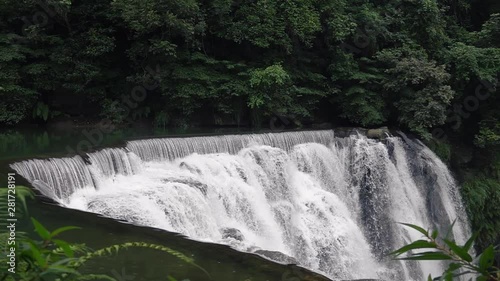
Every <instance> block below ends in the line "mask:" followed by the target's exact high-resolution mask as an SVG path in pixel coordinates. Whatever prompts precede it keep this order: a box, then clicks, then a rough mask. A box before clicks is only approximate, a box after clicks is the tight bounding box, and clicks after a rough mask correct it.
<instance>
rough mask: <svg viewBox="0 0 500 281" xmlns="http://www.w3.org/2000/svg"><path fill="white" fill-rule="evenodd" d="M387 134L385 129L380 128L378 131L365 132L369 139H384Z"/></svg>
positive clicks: (387, 131)
mask: <svg viewBox="0 0 500 281" xmlns="http://www.w3.org/2000/svg"><path fill="white" fill-rule="evenodd" d="M388 134H390V133H389V129H388V128H387V127H382V128H378V129H369V130H368V131H367V132H366V136H367V137H368V138H371V139H385V138H386V137H387V135H388Z"/></svg>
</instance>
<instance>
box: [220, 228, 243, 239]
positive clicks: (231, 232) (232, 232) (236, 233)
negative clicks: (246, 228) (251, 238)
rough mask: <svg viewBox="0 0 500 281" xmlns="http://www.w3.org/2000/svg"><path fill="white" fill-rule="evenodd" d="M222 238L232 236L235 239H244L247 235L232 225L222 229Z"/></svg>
mask: <svg viewBox="0 0 500 281" xmlns="http://www.w3.org/2000/svg"><path fill="white" fill-rule="evenodd" d="M221 232H222V239H227V238H232V239H234V240H238V241H243V240H245V236H244V235H243V233H241V231H240V230H238V229H236V228H231V227H225V228H222V229H221Z"/></svg>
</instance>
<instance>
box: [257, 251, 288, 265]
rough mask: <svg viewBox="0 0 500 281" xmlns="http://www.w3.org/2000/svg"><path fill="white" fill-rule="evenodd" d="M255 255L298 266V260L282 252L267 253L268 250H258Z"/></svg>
mask: <svg viewBox="0 0 500 281" xmlns="http://www.w3.org/2000/svg"><path fill="white" fill-rule="evenodd" d="M254 253H256V254H258V255H261V256H264V257H266V258H268V259H271V260H273V261H277V262H280V263H284V264H297V260H296V259H295V258H294V257H290V256H287V255H285V254H283V253H282V252H278V251H266V250H257V251H255V252H254Z"/></svg>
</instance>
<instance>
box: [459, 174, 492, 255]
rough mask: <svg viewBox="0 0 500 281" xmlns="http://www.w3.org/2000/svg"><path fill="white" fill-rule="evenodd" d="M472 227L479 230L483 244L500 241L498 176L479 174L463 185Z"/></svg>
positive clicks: (479, 241) (479, 238)
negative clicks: (491, 176)
mask: <svg viewBox="0 0 500 281" xmlns="http://www.w3.org/2000/svg"><path fill="white" fill-rule="evenodd" d="M462 194H463V198H464V200H465V202H466V205H467V210H468V214H469V218H470V220H471V223H472V228H473V229H476V230H478V231H479V237H478V243H480V245H481V246H486V245H488V244H492V243H496V242H498V241H500V233H499V232H498V229H500V220H499V219H498V218H499V217H500V206H499V204H498V202H500V183H499V181H498V179H497V178H490V177H486V176H484V175H477V176H475V177H473V178H469V179H467V181H466V182H465V183H464V184H463V186H462Z"/></svg>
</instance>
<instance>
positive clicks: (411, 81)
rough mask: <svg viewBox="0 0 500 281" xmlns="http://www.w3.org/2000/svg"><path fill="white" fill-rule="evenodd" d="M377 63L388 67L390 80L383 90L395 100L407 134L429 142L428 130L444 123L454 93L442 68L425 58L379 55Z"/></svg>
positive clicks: (385, 82) (387, 80)
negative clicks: (382, 62) (411, 132)
mask: <svg viewBox="0 0 500 281" xmlns="http://www.w3.org/2000/svg"><path fill="white" fill-rule="evenodd" d="M379 59H380V60H382V61H384V62H386V63H388V64H389V65H390V66H392V67H390V68H389V69H388V70H386V72H387V73H388V74H389V76H388V77H387V78H386V80H385V81H384V87H385V88H386V89H387V90H389V91H390V92H391V94H392V96H394V100H396V103H395V105H396V108H397V110H398V116H399V121H400V123H401V124H403V125H404V126H406V127H407V128H409V129H410V130H412V131H414V132H417V133H419V134H420V135H421V136H423V137H425V138H428V137H429V134H428V133H427V132H428V129H429V128H432V127H434V126H438V125H442V124H444V123H445V121H446V113H447V112H446V110H447V108H448V106H449V105H450V104H451V101H452V99H453V97H454V95H455V92H454V91H453V90H452V89H451V87H450V85H449V84H448V81H449V79H450V77H451V76H450V74H449V73H447V72H446V70H445V66H444V65H437V63H436V62H434V61H430V60H427V59H426V58H425V57H423V56H420V57H400V54H399V53H398V52H390V51H387V52H381V53H380V55H379Z"/></svg>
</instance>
